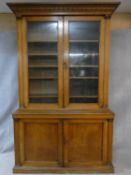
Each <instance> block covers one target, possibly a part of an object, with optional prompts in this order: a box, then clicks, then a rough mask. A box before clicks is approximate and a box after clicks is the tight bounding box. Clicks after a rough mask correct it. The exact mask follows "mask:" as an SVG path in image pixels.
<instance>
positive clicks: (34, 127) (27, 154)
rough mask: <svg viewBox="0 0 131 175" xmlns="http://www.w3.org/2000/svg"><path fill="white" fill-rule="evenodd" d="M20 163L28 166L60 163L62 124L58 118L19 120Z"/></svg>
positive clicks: (56, 164)
mask: <svg viewBox="0 0 131 175" xmlns="http://www.w3.org/2000/svg"><path fill="white" fill-rule="evenodd" d="M20 127H21V130H20V136H21V137H22V138H23V139H21V140H20V142H21V146H20V151H21V157H22V159H23V160H21V161H22V164H24V165H28V166H32V165H34V166H47V165H48V166H53V167H54V166H60V165H62V124H61V122H60V121H59V120H57V119H56V120H53V119H52V120H29V119H28V120H23V121H21V122H20Z"/></svg>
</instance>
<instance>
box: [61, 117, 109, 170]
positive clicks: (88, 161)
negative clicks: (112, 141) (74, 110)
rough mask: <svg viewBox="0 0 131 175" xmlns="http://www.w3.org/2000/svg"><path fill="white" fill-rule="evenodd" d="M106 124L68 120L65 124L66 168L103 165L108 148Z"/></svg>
mask: <svg viewBox="0 0 131 175" xmlns="http://www.w3.org/2000/svg"><path fill="white" fill-rule="evenodd" d="M106 124H107V123H106V122H104V121H97V120H96V121H95V120H93V121H91V120H68V121H65V123H64V137H65V150H64V153H65V154H64V158H65V166H78V167H79V166H88V165H90V166H93V165H94V164H95V165H96V164H97V165H102V164H103V162H104V161H105V160H104V159H105V154H106V152H105V148H106V147H107V138H105V137H104V135H105V134H106V133H107V128H106V127H105V126H106Z"/></svg>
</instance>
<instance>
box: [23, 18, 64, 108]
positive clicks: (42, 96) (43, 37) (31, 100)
mask: <svg viewBox="0 0 131 175" xmlns="http://www.w3.org/2000/svg"><path fill="white" fill-rule="evenodd" d="M25 21H26V22H25V25H26V27H25V28H26V29H27V31H26V32H25V33H26V38H27V51H26V52H27V59H26V60H28V61H27V63H26V64H27V67H28V68H27V70H28V72H27V77H28V78H27V94H26V100H27V104H29V106H30V107H33V108H35V107H41V108H43V107H45V108H50V109H51V108H58V107H62V103H63V90H62V86H63V85H62V82H63V77H62V37H63V33H62V27H61V26H62V19H61V18H60V17H28V18H26V20H25Z"/></svg>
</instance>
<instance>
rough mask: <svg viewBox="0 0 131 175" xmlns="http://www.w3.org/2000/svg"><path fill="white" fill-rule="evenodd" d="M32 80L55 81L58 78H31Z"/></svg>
mask: <svg viewBox="0 0 131 175" xmlns="http://www.w3.org/2000/svg"><path fill="white" fill-rule="evenodd" d="M29 79H30V80H55V79H57V77H35V76H34V77H29Z"/></svg>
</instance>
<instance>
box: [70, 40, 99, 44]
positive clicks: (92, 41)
mask: <svg viewBox="0 0 131 175" xmlns="http://www.w3.org/2000/svg"><path fill="white" fill-rule="evenodd" d="M69 42H71V43H79V42H80V43H99V40H70V41H69Z"/></svg>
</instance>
